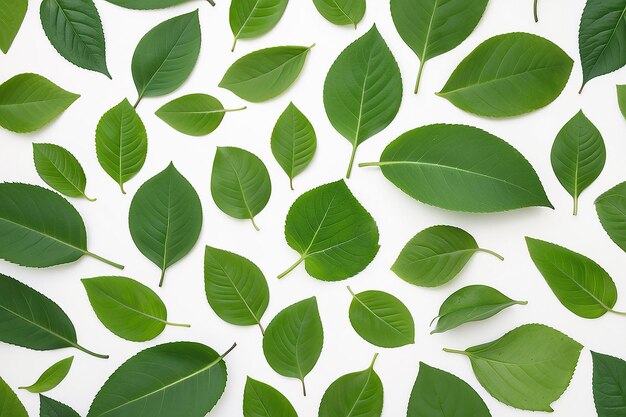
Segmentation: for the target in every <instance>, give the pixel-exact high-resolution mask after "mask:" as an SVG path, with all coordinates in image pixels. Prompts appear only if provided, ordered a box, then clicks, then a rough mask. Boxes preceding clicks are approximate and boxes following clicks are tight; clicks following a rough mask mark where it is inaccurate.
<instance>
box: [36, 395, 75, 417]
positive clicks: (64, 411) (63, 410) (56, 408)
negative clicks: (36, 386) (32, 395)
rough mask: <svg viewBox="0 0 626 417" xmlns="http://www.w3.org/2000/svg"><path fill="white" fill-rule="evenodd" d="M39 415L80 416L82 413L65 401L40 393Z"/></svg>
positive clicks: (46, 416) (47, 416) (52, 416)
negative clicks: (64, 402) (61, 401)
mask: <svg viewBox="0 0 626 417" xmlns="http://www.w3.org/2000/svg"><path fill="white" fill-rule="evenodd" d="M39 417H80V415H79V414H78V413H77V412H76V411H74V410H73V409H72V408H70V407H68V406H67V405H65V404H63V403H60V402H58V401H55V400H53V399H52V398H48V397H46V396H44V395H39Z"/></svg>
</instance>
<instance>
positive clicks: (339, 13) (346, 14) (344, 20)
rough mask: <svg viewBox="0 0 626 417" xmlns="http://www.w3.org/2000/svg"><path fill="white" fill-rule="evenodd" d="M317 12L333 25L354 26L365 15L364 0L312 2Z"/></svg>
mask: <svg viewBox="0 0 626 417" xmlns="http://www.w3.org/2000/svg"><path fill="white" fill-rule="evenodd" d="M313 4H314V5H315V8H317V11H318V12H320V14H321V15H322V16H323V17H324V19H326V20H328V21H329V22H331V23H334V24H335V25H353V26H354V28H355V29H356V25H357V24H358V23H359V22H360V21H361V19H363V16H364V15H365V7H366V5H365V0H313Z"/></svg>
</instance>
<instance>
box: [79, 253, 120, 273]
mask: <svg viewBox="0 0 626 417" xmlns="http://www.w3.org/2000/svg"><path fill="white" fill-rule="evenodd" d="M84 253H85V255H89V256H91V257H92V258H94V259H97V260H99V261H102V262H104V263H105V264H108V265H111V266H113V267H115V268H117V269H124V265H120V264H118V263H116V262H113V261H110V260H108V259H106V258H103V257H102V256H99V255H96V254H95V253H92V252H89V251H88V250H85V251H84Z"/></svg>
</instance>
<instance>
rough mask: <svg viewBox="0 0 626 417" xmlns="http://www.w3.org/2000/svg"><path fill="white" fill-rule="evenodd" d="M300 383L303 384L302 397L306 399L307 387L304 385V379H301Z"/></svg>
mask: <svg viewBox="0 0 626 417" xmlns="http://www.w3.org/2000/svg"><path fill="white" fill-rule="evenodd" d="M300 382H302V395H304V396H305V397H306V385H304V378H300Z"/></svg>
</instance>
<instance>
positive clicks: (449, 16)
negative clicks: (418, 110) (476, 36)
mask: <svg viewBox="0 0 626 417" xmlns="http://www.w3.org/2000/svg"><path fill="white" fill-rule="evenodd" d="M487 2H488V0H443V1H440V0H391V17H392V18H393V23H394V25H395V26H396V30H397V31H398V33H399V34H400V37H402V40H404V42H405V43H406V44H407V45H408V46H409V48H411V49H412V50H413V52H415V55H417V57H418V58H419V61H420V67H419V71H418V73H417V80H416V81H415V89H414V93H417V90H418V88H419V84H420V79H421V77H422V70H423V69H424V64H426V61H428V60H429V59H431V58H434V57H437V56H439V55H442V54H445V53H446V52H448V51H451V50H453V49H454V48H456V47H457V46H459V45H460V44H461V42H463V41H464V40H465V39H467V37H468V36H469V35H470V33H472V32H473V31H474V28H476V26H477V25H478V22H479V21H480V19H481V18H482V16H483V13H484V12H485V9H486V8H487Z"/></svg>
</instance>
